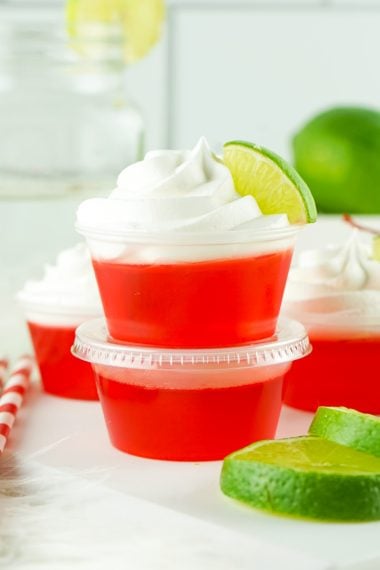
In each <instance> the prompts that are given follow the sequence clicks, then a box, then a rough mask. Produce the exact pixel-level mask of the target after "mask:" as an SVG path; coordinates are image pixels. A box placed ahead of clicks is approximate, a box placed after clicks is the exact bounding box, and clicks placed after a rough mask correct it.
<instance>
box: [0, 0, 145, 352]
mask: <svg viewBox="0 0 380 570" xmlns="http://www.w3.org/2000/svg"><path fill="white" fill-rule="evenodd" d="M88 47H89V49H88V50H86V53H83V52H82V51H81V50H80V49H78V46H75V45H73V43H72V42H71V41H70V40H69V39H68V37H67V35H66V32H65V23H64V14H63V2H60V3H59V4H56V5H54V3H53V5H52V6H51V5H49V6H48V5H46V4H45V6H44V5H41V4H40V3H39V4H35V5H34V3H32V2H30V3H28V5H27V7H26V4H22V5H17V4H16V5H15V6H14V7H12V6H10V5H8V6H7V5H4V6H2V5H1V4H0V133H1V142H0V267H1V271H2V279H1V280H0V315H1V319H0V352H2V351H4V350H7V348H8V347H9V346H11V352H12V351H13V348H14V346H15V343H16V339H17V338H18V341H17V343H16V346H17V349H18V348H19V347H20V342H19V339H20V334H22V332H21V331H22V330H23V329H21V328H20V326H21V318H20V317H17V314H18V309H17V307H16V304H15V302H14V295H15V293H16V291H17V290H18V289H19V288H20V287H21V286H22V284H23V282H24V280H25V279H27V278H29V277H36V276H38V275H40V273H41V268H42V267H41V266H42V265H43V264H44V263H45V262H46V261H51V260H52V259H53V257H54V256H55V255H56V253H57V252H58V251H59V250H60V249H62V248H64V247H68V246H70V245H72V244H73V243H75V241H77V240H78V237H77V236H76V235H75V232H74V228H73V225H74V217H75V209H76V207H77V205H78V203H79V202H80V201H81V200H83V198H85V197H86V196H87V195H92V196H93V195H94V194H96V193H99V194H107V193H108V192H109V191H110V190H111V189H112V188H113V186H114V184H115V181H116V177H117V174H118V173H119V172H120V171H121V170H122V169H123V168H124V167H125V166H127V165H128V164H129V163H132V162H134V161H136V160H138V159H140V158H141V156H142V153H143V121H142V118H141V115H140V113H139V111H138V109H137V108H136V107H135V106H134V105H133V104H131V103H130V102H129V101H128V100H127V98H126V94H125V73H124V71H125V65H124V62H123V58H122V42H121V40H120V38H119V37H118V36H117V35H114V36H111V35H108V36H107V35H104V33H102V34H101V35H100V36H99V37H94V38H91V39H90V40H89V44H88ZM8 351H9V349H8Z"/></svg>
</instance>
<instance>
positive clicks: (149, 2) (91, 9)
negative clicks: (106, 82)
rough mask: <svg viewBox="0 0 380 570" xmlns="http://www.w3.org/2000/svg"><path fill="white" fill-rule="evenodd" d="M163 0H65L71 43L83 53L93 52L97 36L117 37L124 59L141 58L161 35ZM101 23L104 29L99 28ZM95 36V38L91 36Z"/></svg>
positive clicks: (132, 60)
mask: <svg viewBox="0 0 380 570" xmlns="http://www.w3.org/2000/svg"><path fill="white" fill-rule="evenodd" d="M164 16H165V3H164V0H67V3H66V23H67V30H68V33H69V35H70V37H71V38H73V39H75V40H76V43H75V44H74V46H76V47H77V49H78V51H80V52H81V53H83V54H84V55H86V54H89V55H91V53H92V46H91V43H92V41H93V40H94V39H96V37H98V39H100V40H101V38H102V37H103V38H106V37H107V34H106V32H107V30H108V31H109V34H110V41H114V39H113V40H112V38H114V37H115V34H116V37H117V32H118V33H119V34H118V35H119V37H120V38H121V41H122V42H123V44H124V59H125V62H126V63H132V62H134V61H136V60H138V59H141V58H142V57H144V56H145V55H146V54H147V52H148V51H149V50H150V49H151V48H152V47H153V46H154V45H155V43H156V42H157V41H158V39H159V38H160V35H161V29H162V23H163V20H164ZM101 26H103V30H102V28H101ZM94 36H95V37H94Z"/></svg>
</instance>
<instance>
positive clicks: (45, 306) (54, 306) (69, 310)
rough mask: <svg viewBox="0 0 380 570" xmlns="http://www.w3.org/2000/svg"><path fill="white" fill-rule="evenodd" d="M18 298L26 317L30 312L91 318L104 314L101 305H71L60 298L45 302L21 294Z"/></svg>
mask: <svg viewBox="0 0 380 570" xmlns="http://www.w3.org/2000/svg"><path fill="white" fill-rule="evenodd" d="M17 300H18V302H19V304H20V306H21V307H22V309H23V311H24V313H25V315H26V317H27V316H28V314H42V315H58V316H67V317H77V318H81V319H82V320H84V319H90V318H94V317H99V316H101V315H102V310H101V308H100V307H94V306H90V305H89V306H84V305H74V304H72V305H70V304H69V303H68V304H63V303H60V302H59V300H58V299H56V302H55V303H54V302H53V301H50V302H46V300H45V302H44V301H43V300H42V299H38V298H34V299H31V298H29V299H27V298H26V297H22V296H21V295H19V296H18V297H17Z"/></svg>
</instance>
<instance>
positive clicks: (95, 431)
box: [9, 386, 380, 570]
mask: <svg viewBox="0 0 380 570" xmlns="http://www.w3.org/2000/svg"><path fill="white" fill-rule="evenodd" d="M310 419H311V414H309V413H304V412H299V411H295V410H292V409H290V408H284V409H283V412H282V415H281V420H280V425H279V429H278V436H280V437H283V436H292V435H299V434H302V433H305V432H306V431H307V427H308V425H309V423H310ZM9 449H10V450H14V451H17V453H18V454H19V455H20V457H23V458H32V459H33V460H34V461H36V462H37V463H39V464H41V465H43V466H50V467H56V468H59V469H65V470H66V469H69V470H70V471H71V472H72V473H74V474H79V475H81V476H83V477H86V478H91V477H94V474H95V473H97V476H98V475H99V472H101V473H102V478H104V480H105V485H106V486H107V487H109V488H110V489H113V490H116V491H118V492H121V493H123V494H125V495H126V496H128V497H130V498H131V497H134V498H137V499H143V500H144V501H146V502H148V503H155V504H156V505H160V506H161V507H165V508H166V509H169V510H170V511H172V512H173V511H174V512H176V513H182V514H185V515H190V516H191V517H192V518H196V519H198V520H199V522H200V523H201V521H202V522H203V523H211V524H213V525H214V526H218V527H219V528H220V532H222V529H223V532H225V531H226V530H230V531H231V532H234V533H237V534H238V535H239V537H240V538H241V539H244V538H245V539H247V538H251V539H252V540H262V541H264V544H269V545H271V546H273V548H274V551H275V549H276V548H281V547H285V548H287V549H290V550H291V551H293V552H295V553H298V554H301V555H307V556H310V557H311V559H317V560H320V561H323V562H324V563H326V566H325V565H322V566H321V568H327V565H329V566H328V567H329V568H330V567H331V568H334V569H335V568H339V569H341V568H345V569H352V570H353V569H355V570H356V569H361V570H379V568H380V541H379V536H380V523H364V524H363V523H362V524H335V523H328V524H327V523H316V522H306V521H298V520H292V519H287V518H281V517H275V516H271V515H267V514H263V513H260V512H258V511H255V510H253V509H249V508H246V507H244V506H241V505H240V504H238V503H235V502H234V501H231V500H229V499H227V498H226V497H224V496H223V495H222V494H221V492H220V490H219V486H218V480H219V473H220V468H221V462H216V461H215V462H205V463H185V462H184V463H177V462H165V461H154V460H148V459H142V458H138V457H133V456H131V455H128V454H124V453H122V452H119V451H117V450H116V449H113V448H112V447H111V445H110V443H109V441H108V436H107V433H106V430H105V425H104V421H103V417H102V413H101V409H100V406H99V404H98V403H97V402H79V401H71V400H65V399H60V398H56V397H54V396H49V395H46V394H43V393H42V392H41V391H40V389H39V388H38V386H34V387H33V388H32V389H31V390H30V392H29V394H28V396H27V399H26V402H25V405H24V407H23V409H22V410H21V412H20V415H19V417H18V421H17V423H16V425H15V427H14V430H13V433H12V438H11V441H10V443H9ZM99 470H100V471H99ZM139 504H140V503H139V502H138V501H137V503H136V505H135V508H137V509H138V508H139ZM163 512H164V513H165V512H169V511H168V510H165V511H163ZM248 556H249V559H250V560H251V561H252V563H253V562H254V560H253V559H252V553H248V552H247V557H248ZM268 556H269V555H268ZM330 565H331V566H330ZM309 566H310V568H312V561H311V560H310V565H309ZM253 567H255V570H256V566H252V568H253ZM284 567H285V566H284ZM295 567H296V566H294V568H295ZM297 568H298V566H297ZM301 568H302V565H301ZM149 570H151V569H150V568H149ZM194 570H195V568H194ZM231 570H235V568H231ZM236 570H238V569H237V568H236ZM258 570H260V567H258ZM273 570H275V568H273ZM276 570H277V568H276ZM305 570H309V568H308V567H306V566H305Z"/></svg>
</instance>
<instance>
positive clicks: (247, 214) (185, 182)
mask: <svg viewBox="0 0 380 570" xmlns="http://www.w3.org/2000/svg"><path fill="white" fill-rule="evenodd" d="M77 226H78V229H79V231H80V232H82V233H84V235H86V234H88V232H91V231H99V232H101V233H105V234H107V232H112V233H113V234H115V232H116V233H117V232H120V234H123V233H125V232H136V233H139V235H140V236H141V235H142V234H144V233H145V234H152V233H153V234H155V235H160V236H162V235H163V234H165V235H172V236H173V237H172V238H171V239H172V243H175V236H174V235H173V234H174V233H177V234H178V233H180V234H181V235H183V234H186V233H192V234H194V233H196V234H198V235H199V234H201V235H203V234H204V235H205V236H206V243H207V235H210V234H213V233H218V232H226V231H227V232H233V231H234V230H250V229H257V230H258V231H262V230H267V229H269V230H270V229H281V228H286V227H287V226H289V222H288V219H287V216H286V215H285V214H280V215H273V216H264V215H263V214H262V213H261V211H260V208H259V206H258V205H257V203H256V201H255V199H254V198H253V197H252V196H244V197H241V196H240V195H238V194H237V192H236V191H235V187H234V183H233V180H232V176H231V174H230V171H229V170H228V168H227V167H226V166H225V165H224V164H223V163H222V162H221V160H220V159H219V158H217V157H216V156H215V155H214V154H213V153H212V152H211V150H210V148H209V146H208V143H207V141H206V140H205V139H204V138H201V139H200V140H199V142H198V143H197V145H196V146H195V148H194V149H193V150H191V151H171V150H158V151H153V152H148V153H147V155H146V156H145V158H144V160H142V161H140V162H137V163H135V164H132V165H131V166H128V167H127V168H126V169H125V170H123V171H122V172H121V174H120V175H119V177H118V180H117V187H116V189H115V190H113V192H112V193H111V195H110V196H109V198H107V199H104V198H93V199H90V200H86V201H84V202H83V203H82V204H81V205H80V206H79V209H78V212H77ZM231 241H233V239H231ZM137 243H138V240H137ZM169 243H171V242H169ZM97 248H98V249H97V253H98V254H99V256H101V257H118V256H121V255H123V256H125V257H131V256H133V257H134V258H136V257H137V258H139V256H140V254H139V252H136V249H129V250H126V249H125V248H122V247H120V245H119V247H115V244H114V245H113V247H112V248H111V247H101V245H100V244H99V243H98V244H97ZM208 255H211V257H213V256H216V257H218V253H217V252H216V251H214V252H212V251H211V250H210V249H209V250H208ZM176 256H178V252H176V253H175V252H173V251H170V250H169V249H168V248H167V249H166V250H165V251H164V249H163V246H161V247H160V250H158V249H157V248H152V249H151V250H150V252H147V251H145V252H144V255H143V258H144V259H141V261H155V260H157V259H161V258H165V259H175V258H176ZM181 256H182V257H183V258H184V259H201V258H204V257H205V251H202V252H201V251H200V250H199V248H198V249H197V248H196V247H192V248H189V247H187V248H186V247H184V248H183V250H182V254H181ZM206 257H207V256H206ZM134 261H138V259H134Z"/></svg>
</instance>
